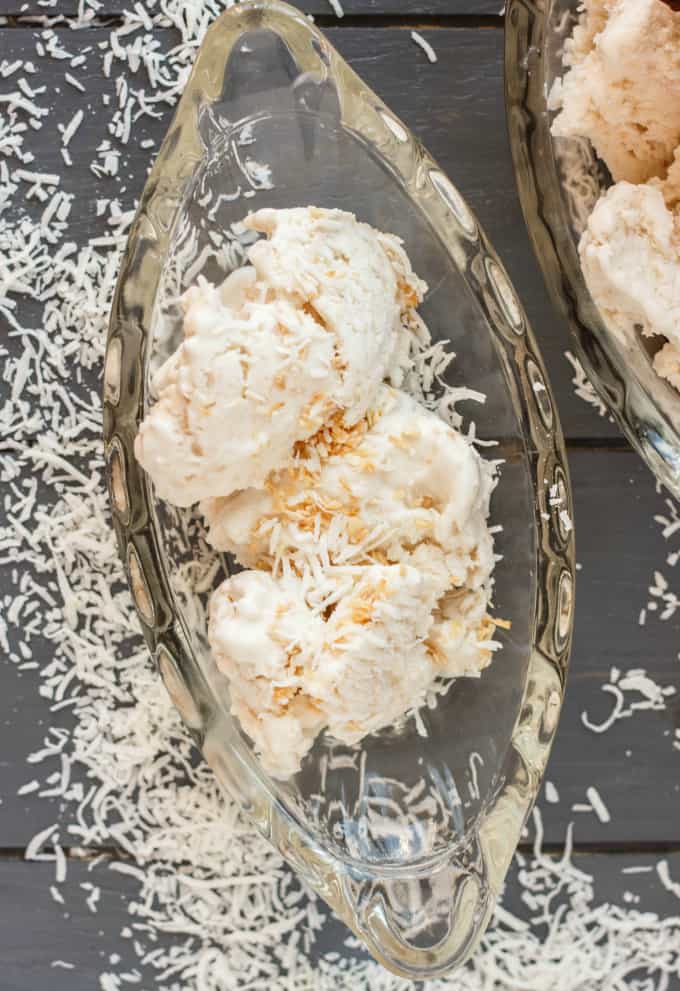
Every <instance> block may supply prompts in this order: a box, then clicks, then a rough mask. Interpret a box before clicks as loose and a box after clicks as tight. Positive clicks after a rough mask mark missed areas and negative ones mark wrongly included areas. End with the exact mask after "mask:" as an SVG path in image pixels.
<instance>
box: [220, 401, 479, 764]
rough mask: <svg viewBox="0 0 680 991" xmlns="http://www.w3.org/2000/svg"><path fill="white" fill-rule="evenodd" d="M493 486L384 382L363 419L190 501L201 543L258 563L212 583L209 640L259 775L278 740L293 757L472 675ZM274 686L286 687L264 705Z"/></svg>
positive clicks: (461, 444) (275, 756)
mask: <svg viewBox="0 0 680 991" xmlns="http://www.w3.org/2000/svg"><path fill="white" fill-rule="evenodd" d="M493 485H494V478H493V471H492V468H491V466H490V465H489V464H488V463H487V462H484V461H483V460H482V459H481V458H480V456H479V454H478V453H477V452H476V450H475V449H474V448H473V447H472V446H471V445H470V444H469V443H468V442H467V441H466V440H465V438H463V437H462V436H461V435H460V434H459V433H457V432H456V431H454V430H452V428H451V427H449V426H448V425H447V424H445V423H444V422H443V421H442V420H440V419H439V418H438V417H437V416H436V415H435V414H433V413H431V412H429V411H428V410H426V409H425V408H424V407H422V406H421V405H420V404H418V403H417V402H416V401H415V400H413V399H411V398H410V397H409V396H407V395H405V394H404V393H401V392H398V391H396V390H394V389H391V388H389V387H387V386H383V387H382V389H381V392H380V395H379V401H378V403H377V405H376V407H375V409H374V410H373V411H372V412H371V414H370V416H369V417H368V418H367V419H366V420H364V421H360V422H359V423H358V424H356V425H355V426H354V427H353V428H352V429H347V428H345V427H343V426H341V425H339V424H336V425H334V426H331V427H329V428H328V429H327V430H326V431H324V432H322V433H321V434H320V435H317V437H316V438H315V440H314V443H313V444H312V443H311V442H310V443H309V444H307V445H305V447H304V449H303V450H301V452H300V458H299V460H298V463H297V464H296V466H295V467H294V468H290V469H287V470H286V471H284V472H279V473H276V474H274V475H272V476H271V477H270V479H269V481H268V485H267V488H266V489H262V490H255V489H250V490H247V491H245V492H241V493H238V494H236V495H233V496H231V497H229V498H226V499H213V500H206V501H205V502H203V503H202V504H201V508H202V510H203V512H204V513H205V515H206V518H207V520H208V523H209V527H210V529H209V538H210V540H211V543H213V544H214V545H215V546H216V547H217V548H219V549H220V550H227V551H230V552H231V553H233V554H234V555H235V556H236V557H237V559H238V560H239V561H240V562H241V563H242V564H244V565H246V566H251V567H257V568H264V569H266V570H267V572H268V573H267V574H266V575H265V574H263V573H262V572H254V571H253V572H246V573H245V575H239V576H238V578H236V579H232V580H230V581H228V582H225V584H224V585H223V586H222V588H221V589H220V590H219V591H218V593H216V595H215V597H214V599H213V606H212V615H213V619H212V621H211V628H210V637H211V644H212V647H213V651H214V653H215V657H216V659H217V663H218V665H219V666H220V668H221V669H222V670H223V671H224V672H225V673H226V674H227V675H229V677H230V679H231V681H232V704H233V711H234V713H235V714H236V715H237V716H238V718H239V719H240V720H241V723H242V725H243V727H244V729H246V732H247V733H248V734H249V735H250V736H251V738H252V739H253V741H254V743H255V745H256V747H257V748H258V752H259V753H260V755H261V757H262V760H263V762H264V765H265V766H266V767H267V769H268V770H269V771H270V772H271V773H273V774H276V775H277V776H285V775H286V774H287V773H290V771H289V767H290V761H291V760H292V759H293V758H292V757H291V756H290V754H287V755H280V754H279V747H278V745H277V744H276V741H278V740H280V739H283V738H285V739H286V740H287V741H288V743H289V745H290V746H293V750H292V753H293V754H294V756H295V759H296V760H298V763H299V758H300V757H301V756H302V755H303V751H305V752H306V750H305V748H306V749H309V747H311V745H312V742H313V739H314V737H315V736H316V734H317V733H318V731H319V729H320V728H321V726H323V727H325V728H327V729H328V731H329V733H331V735H332V736H334V737H336V738H337V739H339V740H341V741H342V742H344V743H350V744H351V743H355V742H358V741H359V740H360V739H362V738H363V737H364V736H366V735H367V734H369V733H372V732H374V731H376V730H378V729H380V728H382V727H383V726H387V725H389V724H391V723H393V722H395V721H396V720H397V719H399V718H400V717H401V716H403V715H404V713H406V712H407V711H411V710H413V709H415V708H418V706H419V705H420V704H422V701H423V699H424V697H425V693H426V692H427V691H428V690H429V689H431V688H432V687H433V685H434V684H435V682H437V680H438V679H444V678H451V677H460V676H479V674H480V673H481V671H482V670H483V669H484V668H485V667H486V666H487V665H488V664H489V662H490V660H491V656H492V650H493V647H494V646H495V644H493V643H490V641H492V637H493V630H494V623H493V622H492V621H491V620H490V618H489V616H488V613H487V610H488V607H489V597H490V591H491V573H492V571H493V567H494V562H495V558H494V553H493V541H492V537H491V534H490V533H489V529H488V523H487V519H488V514H489V500H490V495H491V491H492V489H493ZM272 570H273V571H274V574H271V572H272ZM248 576H251V577H248ZM244 587H245V588H246V589H247V590H248V595H247V596H245V597H243V601H242V602H240V601H238V600H239V595H241V594H242V589H243V588H244ZM295 589H297V590H298V592H297V600H296V605H295V607H293V606H287V607H286V611H285V612H283V605H282V602H283V600H282V596H284V595H288V596H290V595H293V596H294V595H295ZM256 593H257V594H258V595H261V599H260V600H256ZM235 599H236V600H237V604H236V605H234V604H233V603H234V600H235ZM303 600H304V603H305V605H304V606H303V605H302V603H303ZM254 602H257V607H256V608H253V603H254ZM305 608H307V609H308V610H309V615H308V618H307V619H304V618H303V614H304V610H305ZM319 624H321V625H322V633H321V634H320V632H319ZM268 638H273V640H274V641H275V643H277V644H278V643H279V642H280V641H283V642H285V643H287V644H288V643H293V642H294V643H295V648H296V651H297V653H296V656H295V660H296V665H298V666H299V668H300V673H299V675H298V674H296V673H294V675H291V672H290V666H289V665H288V662H287V660H286V658H287V657H288V654H289V651H288V648H287V647H284V648H282V647H280V646H278V647H276V648H275V649H274V648H271V649H269V648H268V646H267V643H268ZM230 643H231V644H232V647H231V649H229V647H228V644H230ZM287 651H288V652H287ZM261 653H262V654H266V655H267V661H266V664H265V665H264V666H262V662H260V661H259V660H258V658H257V656H256V655H258V654H261ZM235 664H236V665H237V666H238V670H237V671H236V672H234V669H233V665H235ZM272 664H273V665H274V668H275V669H277V670H278V674H276V673H274V674H273V673H272V670H271V665H272ZM265 667H266V668H267V670H265ZM291 677H293V681H292V682H291V681H290V678H291ZM298 677H299V678H300V679H301V680H298V681H296V680H295V678H298ZM244 678H245V679H246V683H245V687H244V681H243V679H244ZM249 679H250V680H251V681H253V682H254V686H255V687H253V686H252V685H249V684H248V681H249ZM259 679H263V682H262V684H261V685H260V682H259ZM272 684H274V685H275V686H276V688H277V689H280V690H281V691H283V689H288V688H289V687H290V686H291V685H292V686H295V688H296V689H299V691H298V693H297V694H295V695H293V696H291V700H290V702H289V700H288V697H287V696H286V704H285V705H283V706H282V705H276V706H272V695H271V687H270V686H271V685H272ZM298 708H300V713H301V715H300V716H298V715H296V712H297V709H298ZM319 713H321V714H322V716H320V717H319V718H321V720H322V721H321V723H319V722H318V721H317V720H316V716H317V715H318V714H319ZM312 717H314V718H312ZM279 719H281V720H283V723H282V730H281V734H278V733H277V731H276V729H275V726H276V723H277V720H279ZM303 723H304V725H303ZM249 727H250V728H249ZM291 741H292V743H291ZM281 761H284V764H281Z"/></svg>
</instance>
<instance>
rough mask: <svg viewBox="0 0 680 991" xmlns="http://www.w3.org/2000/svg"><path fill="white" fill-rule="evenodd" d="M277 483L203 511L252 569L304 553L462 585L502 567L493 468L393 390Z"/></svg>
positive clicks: (326, 437) (216, 538) (219, 542)
mask: <svg viewBox="0 0 680 991" xmlns="http://www.w3.org/2000/svg"><path fill="white" fill-rule="evenodd" d="M317 440H318V443H317V446H316V447H314V445H312V444H308V445H307V446H306V449H305V452H304V456H303V457H300V458H299V459H298V460H297V461H296V463H295V465H294V466H293V467H291V468H288V469H286V470H285V471H283V472H279V473H277V474H276V475H274V476H272V477H271V478H270V479H269V481H268V484H267V486H266V488H264V489H260V490H257V489H249V490H246V491H244V492H239V493H237V494H235V495H233V496H231V497H229V498H227V499H210V500H206V501H205V502H203V503H202V504H201V508H202V510H203V513H204V515H205V517H206V520H207V522H208V525H209V539H210V542H211V543H212V544H213V545H214V546H215V547H216V548H218V549H219V550H223V551H229V552H231V553H232V554H234V555H235V557H236V558H237V559H238V560H239V561H240V562H241V563H243V564H245V565H246V566H248V567H273V568H274V569H275V570H277V569H278V566H279V564H280V562H281V561H282V559H284V558H293V559H294V560H295V561H296V562H297V563H298V566H299V567H300V568H301V569H303V568H305V567H307V568H310V567H312V564H311V563H310V562H312V561H313V559H319V560H320V561H321V562H324V561H328V562H330V563H332V564H367V563H369V564H370V563H372V562H374V561H381V562H383V563H407V564H408V563H410V562H411V559H412V558H413V555H414V552H415V551H416V550H417V551H418V560H419V565H420V566H421V567H425V568H427V567H429V568H430V570H431V569H432V567H435V566H436V567H441V568H443V569H444V570H445V572H446V574H447V575H448V576H449V578H450V582H451V583H452V584H454V585H456V586H462V585H465V584H469V585H471V586H478V585H481V584H483V583H484V582H486V581H488V578H489V576H490V574H491V571H492V569H493V545H492V539H491V536H490V534H489V531H488V526H487V518H488V515H489V499H490V496H491V491H492V489H493V485H494V477H493V469H492V467H491V465H490V464H489V462H487V461H484V460H483V459H482V458H481V457H480V456H479V454H478V453H477V451H476V450H475V448H474V447H473V446H472V445H471V444H470V443H469V442H468V441H467V440H466V439H465V438H464V437H463V436H462V435H461V434H460V433H458V432H457V431H455V430H453V429H452V428H451V427H450V426H449V425H448V424H446V423H444V422H443V421H442V420H440V419H439V417H438V416H436V415H435V414H434V413H431V412H429V411H428V410H427V409H425V408H424V407H423V406H421V405H420V404H419V403H418V402H416V401H415V400H414V399H412V398H411V397H410V396H407V395H406V394H405V393H403V392H398V391H397V390H395V389H391V388H389V387H388V386H383V387H382V388H381V391H380V393H379V395H378V401H377V403H376V406H375V407H374V409H373V410H372V411H371V414H370V417H368V418H366V420H365V421H364V422H363V423H360V424H357V425H356V427H355V429H354V430H353V431H350V432H348V431H346V430H345V429H344V428H343V427H340V428H339V430H334V429H333V428H330V429H329V430H328V431H322V432H321V434H320V435H319V437H318V438H317Z"/></svg>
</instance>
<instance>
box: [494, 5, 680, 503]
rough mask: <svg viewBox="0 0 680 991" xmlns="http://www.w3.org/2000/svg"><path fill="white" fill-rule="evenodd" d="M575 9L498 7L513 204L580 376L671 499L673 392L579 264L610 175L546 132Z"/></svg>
mask: <svg viewBox="0 0 680 991" xmlns="http://www.w3.org/2000/svg"><path fill="white" fill-rule="evenodd" d="M578 8H579V0H510V2H509V3H508V6H507V12H506V34H505V39H506V40H505V44H506V51H505V88H506V105H507V115H508V126H509V130H510V144H511V148H512V156H513V161H514V165H515V174H516V177H517V185H518V189H519V195H520V200H521V203H522V210H523V211H524V217H525V220H526V223H527V227H528V230H529V235H530V238H531V241H532V244H533V247H534V251H535V253H536V257H537V259H538V261H539V264H540V266H541V268H542V270H543V275H544V278H545V281H546V283H547V286H548V289H549V292H550V294H551V296H552V299H553V302H554V304H555V306H556V307H557V308H558V309H559V310H560V311H561V312H562V313H563V314H564V315H565V316H566V318H567V320H568V322H569V325H570V328H571V331H572V334H573V337H574V339H575V344H576V351H577V355H578V357H579V359H580V361H581V363H582V364H583V367H584V369H585V371H586V373H587V375H588V378H589V379H590V380H591V382H592V383H593V385H594V386H595V388H596V389H597V392H598V393H599V395H600V396H601V398H602V399H603V401H604V402H605V403H606V404H607V406H608V407H609V409H610V410H611V412H612V414H613V415H614V417H615V418H616V420H617V422H618V424H619V426H620V427H621V429H622V431H623V432H624V434H625V435H626V436H627V438H628V440H629V441H630V442H631V444H632V445H633V447H634V448H635V449H636V450H637V451H638V452H639V454H641V455H642V457H643V458H644V460H645V461H646V462H647V464H648V465H649V467H650V468H651V470H652V471H653V472H654V474H655V475H656V477H657V478H658V479H659V481H661V482H663V483H664V485H666V487H667V488H668V489H669V491H670V492H671V493H673V495H675V496H676V498H680V395H679V394H678V392H677V391H676V390H675V389H674V388H673V387H672V386H671V385H669V384H668V383H667V382H665V381H664V380H663V379H662V378H660V377H659V376H658V375H657V373H656V372H655V371H654V368H653V366H652V359H653V350H651V349H650V342H649V340H645V339H643V338H642V337H641V335H639V334H638V333H636V332H635V333H633V332H631V334H630V335H629V337H627V338H626V339H625V340H624V339H622V337H621V336H615V335H614V334H613V333H612V332H611V331H610V330H609V329H608V328H607V326H606V324H605V322H604V320H603V319H602V317H601V316H600V313H599V311H598V309H597V307H596V305H595V303H594V302H593V300H592V298H591V296H590V293H589V291H588V287H587V286H586V283H585V279H584V277H583V273H582V271H581V264H580V260H579V254H578V244H579V241H580V239H581V234H582V233H583V231H584V229H585V225H586V222H587V220H588V217H589V215H590V213H591V212H592V210H593V207H594V206H595V203H596V202H597V200H598V199H599V197H600V195H601V194H602V193H603V192H604V191H605V189H607V187H608V186H609V185H610V184H611V178H610V176H609V174H608V172H607V169H606V167H605V166H604V165H603V164H602V163H601V162H600V161H599V159H598V158H597V156H596V154H595V152H594V150H593V147H592V145H591V144H590V142H589V141H588V140H586V139H580V138H553V136H552V134H551V131H550V128H551V124H552V120H553V117H554V114H553V113H552V112H551V111H549V109H548V95H549V94H550V92H551V90H552V87H553V84H554V82H555V80H556V79H558V78H559V77H560V76H562V75H563V73H564V67H563V64H562V52H563V48H564V43H565V41H566V39H567V38H569V37H570V36H571V34H572V31H573V28H574V25H575V24H576V22H577V19H578V13H579V11H578ZM657 346H658V345H657Z"/></svg>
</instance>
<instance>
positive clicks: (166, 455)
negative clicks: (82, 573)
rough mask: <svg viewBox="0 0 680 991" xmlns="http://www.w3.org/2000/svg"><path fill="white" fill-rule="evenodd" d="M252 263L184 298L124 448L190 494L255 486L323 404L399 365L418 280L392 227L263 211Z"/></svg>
mask: <svg viewBox="0 0 680 991" xmlns="http://www.w3.org/2000/svg"><path fill="white" fill-rule="evenodd" d="M245 223H246V225H247V226H249V227H251V228H252V229H253V230H258V231H260V232H262V233H266V234H267V235H268V239H263V240H261V241H258V242H257V243H256V244H254V245H252V246H251V248H250V249H249V251H248V257H249V260H250V262H251V265H250V266H247V267H245V268H243V269H240V270H238V271H236V272H234V273H232V275H230V276H229V278H227V280H226V281H225V283H224V284H223V285H222V286H221V287H215V286H212V285H210V284H209V283H207V282H205V281H200V282H199V284H198V285H197V286H195V287H193V288H191V289H190V290H189V291H188V292H187V293H186V294H185V296H184V297H183V301H182V303H183V309H184V340H183V342H182V344H181V345H180V347H179V349H178V350H177V352H176V353H175V354H174V355H172V357H171V358H170V359H169V360H168V361H167V362H166V364H165V365H164V366H163V367H162V368H161V369H160V370H159V372H158V374H157V375H156V378H155V381H154V387H155V391H156V394H157V397H158V399H157V402H156V403H155V404H154V405H153V406H152V407H151V409H150V410H149V411H148V413H147V415H146V416H145V418H144V421H143V422H142V424H141V427H140V429H139V433H138V436H137V439H136V443H135V452H136V455H137V458H138V459H139V461H140V463H141V464H142V466H143V467H144V468H145V469H146V470H147V471H148V473H149V474H150V476H151V478H152V480H153V482H154V484H155V487H156V491H157V493H158V495H159V496H160V497H161V498H164V499H167V500H168V501H170V502H172V503H174V504H176V505H179V506H188V505H191V504H192V503H194V502H197V501H199V500H200V499H205V498H209V497H211V496H225V495H229V494H230V493H231V492H234V491H237V490H238V489H245V488H248V487H251V486H254V487H258V486H261V485H263V483H264V481H265V479H266V478H267V476H268V475H269V474H270V472H272V471H275V470H278V469H281V468H284V467H285V466H286V465H287V464H288V463H289V462H290V459H291V457H292V455H293V452H294V448H295V445H296V443H297V442H299V441H304V440H306V439H307V438H309V437H311V436H312V435H313V434H315V433H316V432H317V431H318V430H319V429H320V428H321V427H322V425H323V424H325V423H326V422H328V420H329V419H331V417H333V416H334V415H335V414H339V417H340V419H341V421H342V422H343V423H345V424H347V425H349V426H351V425H352V424H353V423H356V422H357V421H358V420H360V419H361V417H362V416H364V414H365V413H366V411H367V410H368V409H369V408H370V407H371V406H372V404H373V403H374V401H375V398H376V394H377V391H378V389H379V387H380V384H381V382H382V381H383V379H384V378H385V377H386V376H387V375H388V373H390V372H396V371H397V369H398V360H397V357H398V356H399V355H400V354H402V353H403V350H404V346H403V338H404V335H408V334H409V333H410V331H409V329H408V328H409V325H410V318H409V314H408V309H409V307H412V306H415V305H416V304H417V303H418V301H419V300H420V299H421V298H422V293H423V291H424V288H425V287H424V284H423V283H422V282H421V281H420V280H419V279H417V277H416V276H415V275H414V273H413V271H412V270H411V267H410V264H409V262H408V259H407V257H406V255H405V254H404V252H403V249H402V248H401V245H400V243H399V242H398V240H397V239H396V238H392V237H390V236H388V235H382V234H380V233H379V232H377V231H375V230H374V229H373V228H371V227H369V226H368V225H367V224H362V223H359V222H358V221H357V220H356V218H355V217H354V216H353V215H352V214H350V213H345V212H342V211H339V210H321V209H318V208H315V207H305V208H300V209H292V210H264V211H259V212H258V213H255V214H253V215H252V216H251V217H249V218H247V219H246V221H245Z"/></svg>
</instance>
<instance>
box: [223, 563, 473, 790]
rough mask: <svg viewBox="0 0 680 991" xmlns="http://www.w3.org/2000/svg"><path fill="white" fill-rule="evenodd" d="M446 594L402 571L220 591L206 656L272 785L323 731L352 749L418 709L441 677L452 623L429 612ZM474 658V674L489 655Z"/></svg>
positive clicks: (237, 584) (253, 575)
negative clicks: (225, 687) (224, 685)
mask: <svg viewBox="0 0 680 991" xmlns="http://www.w3.org/2000/svg"><path fill="white" fill-rule="evenodd" d="M446 586H447V580H446V576H444V575H442V574H439V575H437V574H436V573H428V572H426V571H421V570H420V569H418V568H415V567H410V566H406V565H371V566H370V567H365V568H348V569H342V568H340V569H337V570H334V571H332V572H326V573H325V574H324V575H323V576H322V577H321V578H318V577H317V578H316V579H312V578H309V577H308V578H307V579H304V578H299V577H297V576H295V575H290V574H289V575H287V576H279V577H274V576H272V575H271V574H267V573H264V572H259V571H245V572H242V573H241V574H239V575H236V576H235V577H233V578H230V579H228V580H227V581H226V582H224V583H223V584H222V585H221V586H220V588H219V589H218V590H217V591H216V592H215V594H214V595H213V598H212V601H211V607H210V627H209V637H210V643H211V645H212V649H213V655H214V657H215V661H216V664H217V666H218V668H219V669H220V670H221V671H222V672H223V673H224V674H226V675H227V676H228V678H229V682H230V690H231V706H232V712H233V713H234V715H235V716H236V717H237V718H238V720H239V722H240V723H241V726H242V727H243V729H244V730H245V732H246V733H247V734H248V736H249V737H250V738H251V739H252V740H253V743H254V744H255V748H256V751H257V753H258V756H259V757H260V759H261V761H262V764H263V766H264V768H265V769H266V770H267V771H268V772H269V773H270V774H271V775H273V776H274V777H279V778H286V777H289V776H290V775H291V774H293V773H295V772H296V771H297V770H298V769H299V766H300V762H301V761H302V759H303V757H304V756H305V754H306V753H307V752H308V751H309V750H310V749H311V747H312V746H313V744H314V740H315V738H316V736H317V735H318V733H319V732H320V730H322V729H324V728H325V729H326V730H327V731H328V732H329V733H330V735H331V736H332V737H333V738H334V739H337V740H339V741H341V742H343V743H346V744H350V745H351V744H354V743H357V742H359V741H360V740H361V739H363V737H365V736H366V735H367V734H369V733H373V732H376V731H377V730H380V729H382V728H383V727H385V726H390V725H392V724H394V723H395V722H397V721H398V720H399V719H401V718H402V717H403V716H404V715H406V714H407V713H409V712H411V711H413V710H415V709H417V708H418V707H419V706H421V705H423V703H424V702H425V698H426V695H427V693H428V691H429V690H431V689H432V687H433V685H434V684H435V682H436V680H437V678H438V677H440V676H443V675H446V674H447V669H446V663H445V655H444V653H442V651H444V652H445V651H446V650H447V649H448V647H447V644H448V641H449V639H450V637H451V633H450V631H449V629H448V626H450V625H451V623H452V622H453V620H451V619H449V620H447V621H446V624H448V626H445V625H444V621H443V619H442V618H441V617H440V616H439V615H438V613H437V603H438V602H439V600H440V598H441V596H442V593H443V592H445V590H446ZM477 599H478V604H479V605H480V607H481V609H482V612H483V611H484V609H485V605H486V602H485V599H484V597H483V596H481V595H479V596H477ZM460 625H461V628H462V625H463V620H462V615H461V621H460ZM468 632H469V631H468ZM477 635H478V636H483V635H484V629H483V628H482V629H481V630H480V632H479V633H478V634H477ZM456 638H457V639H458V638H459V634H458V633H456ZM473 641H474V637H473ZM440 645H441V649H440ZM456 645H457V644H456ZM482 657H483V658H484V663H482V664H478V666H477V668H476V671H475V673H479V670H480V669H481V667H484V666H485V665H486V663H488V659H489V657H490V652H489V651H488V650H486V651H484V652H483V651H481V650H480V649H477V658H478V660H479V659H480V658H482ZM443 658H444V661H443ZM459 668H460V669H459V670H457V671H456V672H455V673H456V674H464V673H472V672H467V671H466V670H465V669H464V668H465V666H464V665H459Z"/></svg>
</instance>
